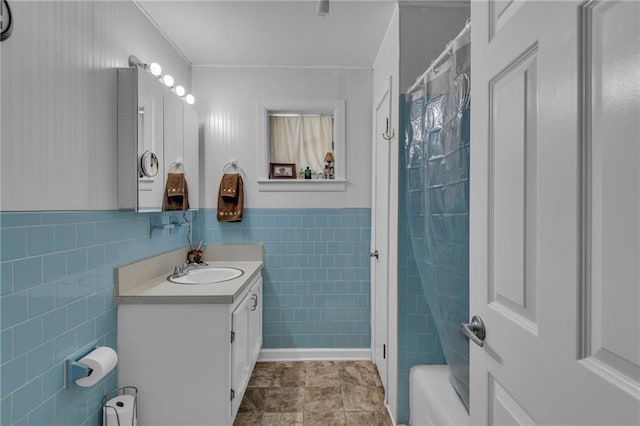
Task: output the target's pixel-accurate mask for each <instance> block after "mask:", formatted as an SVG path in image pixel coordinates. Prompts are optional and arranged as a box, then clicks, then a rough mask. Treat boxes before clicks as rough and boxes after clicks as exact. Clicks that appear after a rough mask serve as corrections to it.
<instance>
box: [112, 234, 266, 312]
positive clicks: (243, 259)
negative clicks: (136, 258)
mask: <svg viewBox="0 0 640 426" xmlns="http://www.w3.org/2000/svg"><path fill="white" fill-rule="evenodd" d="M238 247H240V246H238ZM242 247H243V248H242V251H243V255H241V256H237V257H235V259H237V260H228V259H229V258H233V256H229V253H232V252H233V248H232V247H225V250H226V253H225V255H223V256H214V255H213V254H214V253H215V250H216V249H215V248H212V249H211V250H209V248H207V250H205V254H204V255H205V259H209V258H213V259H214V260H206V263H207V264H208V266H209V267H231V268H237V269H240V270H242V271H243V272H244V273H243V274H242V275H241V276H239V277H238V278H234V279H231V280H228V281H223V282H219V283H213V284H175V283H173V282H170V281H168V280H167V277H168V276H169V275H170V270H171V266H170V265H173V264H180V260H181V259H184V258H185V257H186V256H185V254H186V249H185V250H176V251H173V252H169V253H165V254H163V255H160V256H154V257H152V258H149V259H145V260H143V261H140V262H135V263H133V264H130V265H125V266H123V267H120V268H117V269H116V281H117V282H116V298H115V299H116V304H117V305H119V304H200V303H208V304H232V303H234V302H235V301H236V300H237V299H238V297H239V296H240V295H241V294H242V293H243V291H244V290H245V289H246V287H247V285H249V283H251V282H252V281H253V279H254V278H255V277H256V276H257V275H259V274H260V273H261V271H262V268H263V266H264V263H263V261H262V246H242ZM248 247H259V249H255V250H251V249H247V248H248ZM258 251H259V252H260V256H257V253H258ZM252 252H253V254H254V255H253V256H251V254H252ZM210 256H211V257H210Z"/></svg>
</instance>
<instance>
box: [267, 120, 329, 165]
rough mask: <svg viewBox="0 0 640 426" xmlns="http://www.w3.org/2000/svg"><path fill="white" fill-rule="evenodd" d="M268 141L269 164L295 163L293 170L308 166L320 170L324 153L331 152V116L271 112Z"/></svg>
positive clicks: (323, 163)
mask: <svg viewBox="0 0 640 426" xmlns="http://www.w3.org/2000/svg"><path fill="white" fill-rule="evenodd" d="M269 141H270V155H271V157H270V158H271V160H270V161H271V162H272V163H295V165H296V170H300V169H304V168H306V167H307V166H308V167H309V168H310V169H311V170H313V171H314V172H318V171H320V172H321V171H322V170H323V169H324V166H325V162H324V156H325V154H326V153H327V152H329V151H332V147H331V145H332V141H333V116H331V115H288V114H283V115H270V116H269Z"/></svg>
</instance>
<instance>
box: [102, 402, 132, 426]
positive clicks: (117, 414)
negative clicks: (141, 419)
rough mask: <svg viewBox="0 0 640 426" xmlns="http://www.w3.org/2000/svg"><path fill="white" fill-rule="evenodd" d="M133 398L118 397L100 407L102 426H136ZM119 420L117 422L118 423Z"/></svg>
mask: <svg viewBox="0 0 640 426" xmlns="http://www.w3.org/2000/svg"><path fill="white" fill-rule="evenodd" d="M134 404H135V397H134V396H133V395H120V396H116V397H115V398H111V399H110V400H109V401H107V403H106V404H104V407H102V412H103V418H104V426H136V425H137V424H138V419H137V418H136V412H135V407H134ZM118 420H119V422H118Z"/></svg>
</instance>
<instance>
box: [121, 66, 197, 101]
mask: <svg viewBox="0 0 640 426" xmlns="http://www.w3.org/2000/svg"><path fill="white" fill-rule="evenodd" d="M129 66H130V67H140V68H142V69H145V70H147V71H149V72H150V73H151V74H153V76H154V77H156V78H157V79H159V80H160V81H162V83H163V84H164V85H165V86H167V87H168V88H169V89H172V90H173V92H174V93H175V94H176V95H178V97H180V98H182V99H184V100H185V102H187V103H188V104H189V105H193V104H194V103H195V102H196V98H194V97H193V95H192V94H190V93H189V94H187V93H186V90H185V89H184V87H182V86H181V85H179V84H178V85H176V86H174V83H175V81H174V80H173V77H172V76H171V75H169V74H165V75H164V76H163V75H162V67H161V66H160V64H158V63H157V62H152V63H151V64H145V63H144V62H142V61H141V60H140V59H138V58H137V57H136V56H134V55H131V56H129Z"/></svg>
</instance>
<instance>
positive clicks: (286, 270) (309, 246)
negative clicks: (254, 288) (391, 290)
mask: <svg viewBox="0 0 640 426" xmlns="http://www.w3.org/2000/svg"><path fill="white" fill-rule="evenodd" d="M370 237H371V210H370V209H368V208H345V209H245V211H244V217H243V220H242V222H235V223H220V222H218V221H217V220H216V211H215V210H214V209H204V210H200V211H198V214H197V218H196V220H195V223H194V228H193V239H194V241H199V240H201V239H202V240H203V241H204V242H206V243H208V244H224V243H237V244H247V243H262V244H264V247H265V268H264V270H263V280H264V284H263V285H264V305H263V306H264V325H263V347H264V348H367V347H369V346H370V344H371V325H370V315H371V306H370V305H371V292H370V271H369V265H370V259H369V244H370Z"/></svg>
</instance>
